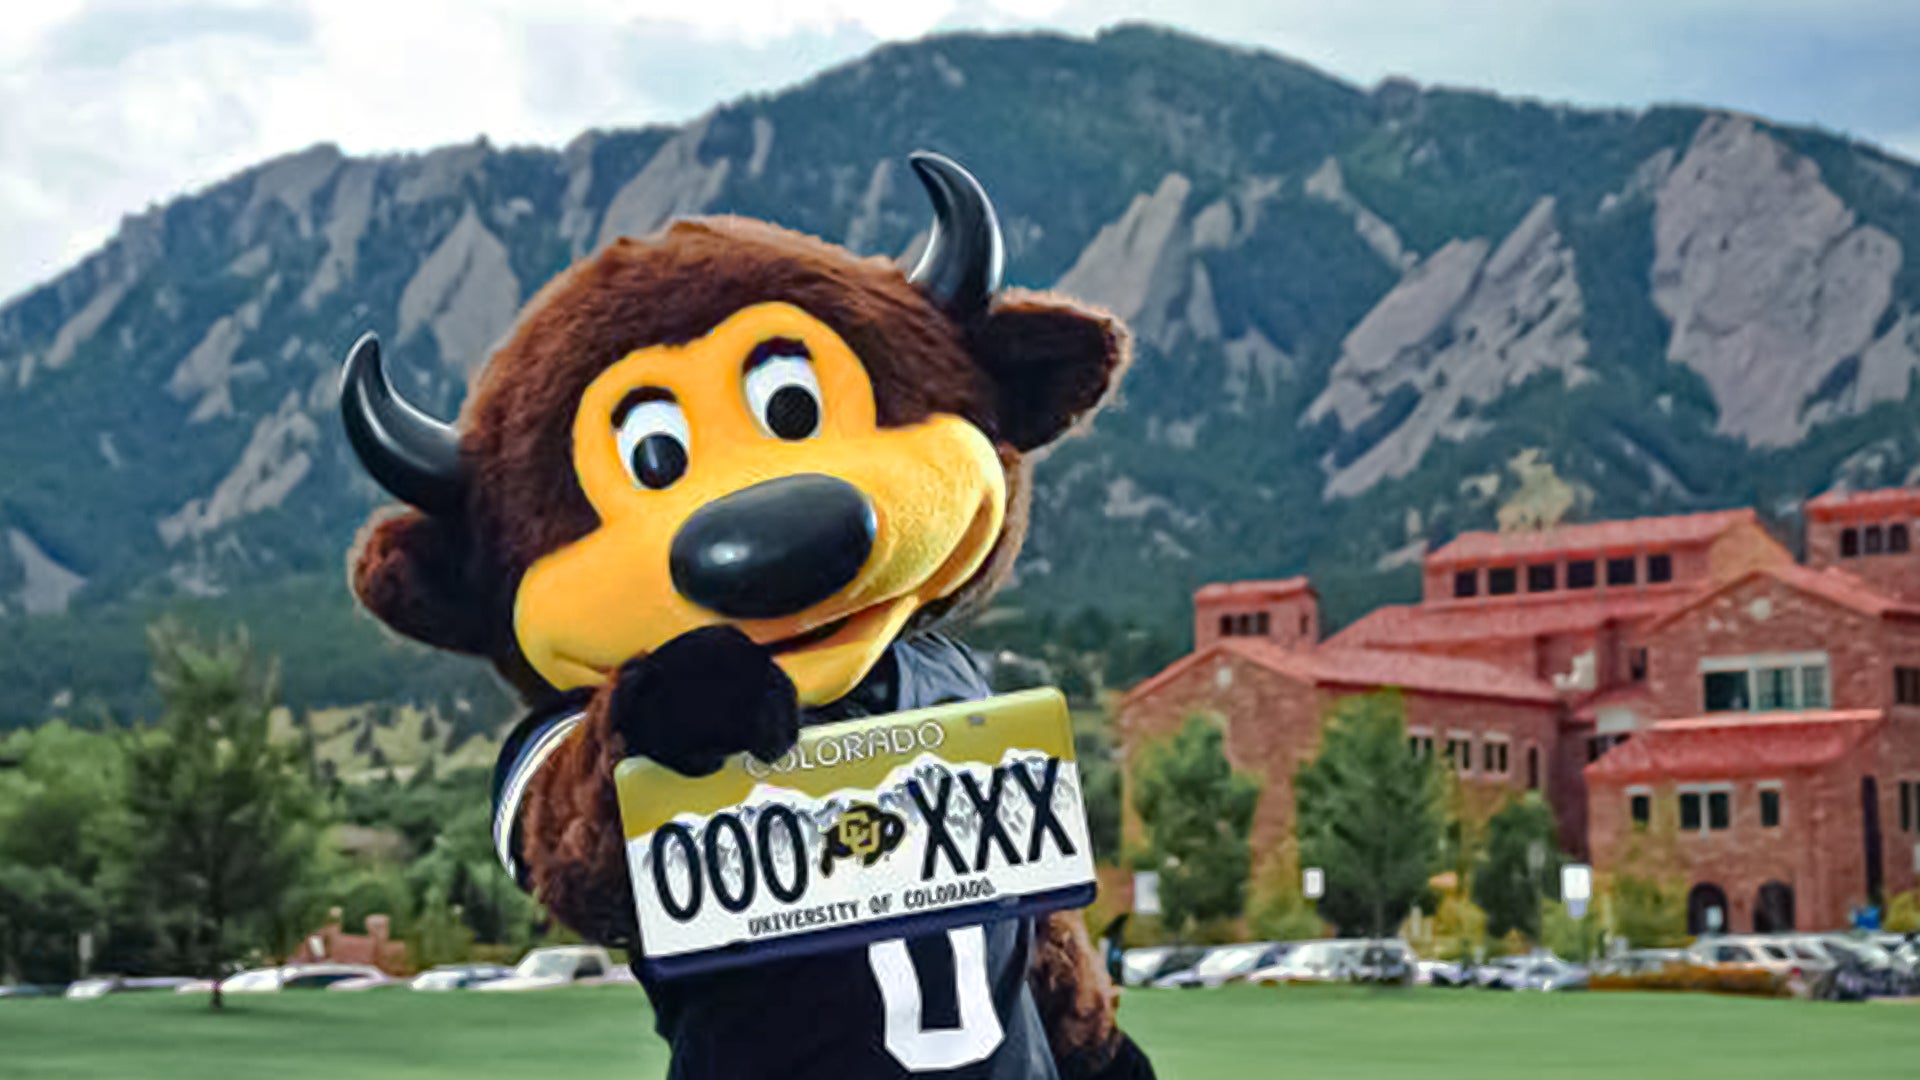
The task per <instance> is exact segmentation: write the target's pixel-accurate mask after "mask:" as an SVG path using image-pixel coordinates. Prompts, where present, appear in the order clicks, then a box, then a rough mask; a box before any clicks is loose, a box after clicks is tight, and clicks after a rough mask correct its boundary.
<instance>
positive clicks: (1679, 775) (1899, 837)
mask: <svg viewBox="0 0 1920 1080" xmlns="http://www.w3.org/2000/svg"><path fill="white" fill-rule="evenodd" d="M1806 518H1807V535H1806V543H1805V548H1806V560H1805V562H1800V561H1796V560H1795V558H1794V556H1793V555H1792V554H1791V553H1790V552H1789V551H1788V550H1787V548H1786V547H1784V546H1783V545H1782V544H1781V543H1780V542H1779V541H1777V540H1776V539H1774V538H1773V537H1772V536H1771V535H1769V534H1768V532H1767V531H1766V530H1765V529H1764V528H1763V527H1762V526H1761V524H1760V522H1759V519H1758V517H1757V515H1756V514H1755V513H1754V512H1753V511H1751V510H1735V511H1724V512H1717V513H1707V514H1693V515H1686V516H1679V517H1666V518H1646V519H1639V520H1633V521H1612V522H1601V523H1597V524H1590V525H1574V526H1563V527H1559V528H1555V529H1550V530H1546V531H1543V532H1533V533H1523V534H1495V533H1467V534H1463V535H1461V536H1460V537H1458V538H1456V539H1455V540H1453V541H1452V542H1451V543H1448V544H1446V545H1445V546H1443V547H1441V548H1439V549H1438V550H1436V551H1433V552H1431V553H1429V554H1428V555H1427V556H1426V558H1425V561H1424V575H1423V579H1424V586H1423V595H1422V598H1421V601H1420V602H1419V603H1418V604H1411V605H1405V606H1394V607H1386V608H1381V609H1379V610H1377V611H1374V612H1372V613H1370V614H1368V615H1367V616H1365V617H1363V618H1361V619H1359V620H1358V621H1356V622H1355V623H1353V624H1352V625H1350V626H1348V627H1346V628H1344V629H1343V630H1341V631H1340V632H1338V633H1336V634H1334V635H1332V636H1331V637H1329V638H1326V639H1324V640H1323V639H1322V638H1321V635H1320V633H1319V613H1318V602H1317V597H1316V595H1315V593H1314V591H1313V588H1312V586H1311V585H1310V584H1309V583H1308V582H1307V581H1306V580H1305V579H1301V578H1295V579H1290V580H1287V581H1277V582H1242V583H1234V584H1216V585H1209V586H1207V587H1205V588H1203V589H1201V590H1200V591H1199V592H1198V593H1196V594H1195V596H1194V618H1195V624H1194V643H1195V648H1194V651H1193V652H1192V653H1191V654H1189V655H1187V656H1186V657H1183V658H1182V659H1180V660H1178V661H1176V662H1175V663H1174V664H1172V665H1171V666H1169V667H1168V668H1167V669H1166V670H1165V671H1162V672H1161V673H1159V674H1158V675H1156V676H1154V677H1153V678H1151V679H1148V680H1146V681H1145V682H1143V683H1141V684H1140V685H1139V686H1137V687H1135V688H1134V689H1133V690H1132V691H1131V692H1130V693H1129V694H1128V695H1127V696H1126V698H1125V699H1124V701H1123V703H1122V705H1121V708H1120V712H1119V721H1118V726H1119V734H1120V740H1121V744H1122V747H1123V752H1124V753H1126V754H1127V755H1129V756H1132V755H1134V754H1137V752H1138V750H1139V748H1140V746H1141V745H1142V744H1143V743H1145V742H1148V741H1151V740H1154V739H1157V738H1162V737H1165V736H1168V735H1170V734H1171V733H1172V732H1173V731H1175V730H1176V729H1177V728H1178V727H1179V726H1180V725H1181V724H1182V723H1183V722H1184V721H1185V720H1186V718H1187V717H1189V716H1193V715H1203V716H1208V717H1212V718H1215V719H1216V720H1217V721H1218V722H1220V723H1222V724H1223V725H1224V727H1225V730H1226V733H1227V740H1226V747H1227V754H1228V756H1229V758H1230V759H1231V760H1232V762H1233V764H1234V765H1235V766H1236V767H1237V768H1241V769H1246V770H1249V771H1252V772H1254V773H1256V774H1257V775H1259V776H1260V777H1261V778H1262V780H1263V782H1264V785H1265V786H1264V788H1263V794H1262V797H1261V801H1260V808H1259V811H1258V814H1257V816H1256V820H1255V823H1254V837H1253V841H1254V845H1255V850H1256V852H1269V851H1272V850H1274V849H1275V848H1276V847H1277V846H1278V845H1279V844H1281V843H1282V842H1284V841H1285V839H1286V838H1287V837H1288V836H1289V835H1290V834H1291V832H1292V818H1293V785H1292V777H1293V773H1294V770H1295V769H1296V768H1297V767H1298V766H1299V764H1300V763H1301V762H1302V761H1303V760H1305V759H1306V758H1307V757H1309V756H1310V755H1311V754H1312V753H1313V752H1314V749H1315V747H1316V746H1317V744H1318V740H1319V728H1320V723H1321V718H1322V716H1323V715H1324V712H1325V710H1326V708H1327V706H1328V704H1329V703H1330V702H1331V701H1332V700H1333V699H1335V698H1337V697H1339V696H1341V695H1344V694H1351V693H1355V692H1362V691H1367V690H1372V689H1377V688H1382V687H1393V688H1397V689H1399V690H1400V691H1401V693H1402V694H1403V696H1404V700H1405V702H1406V706H1407V726H1408V738H1409V742H1410V744H1411V746H1410V750H1411V752H1413V753H1418V754H1423V755H1435V756H1438V757H1440V758H1441V759H1443V760H1445V761H1446V762H1447V763H1448V764H1449V767H1451V768H1453V769H1454V770H1456V771H1457V772H1458V773H1459V775H1460V777H1461V779H1462V780H1463V781H1464V784H1463V787H1464V788H1466V789H1468V790H1469V791H1474V792H1478V793H1479V794H1480V795H1481V797H1482V801H1483V803H1488V804H1490V803H1493V802H1497V801H1499V800H1500V799H1501V798H1503V797H1504V796H1505V795H1506V794H1507V793H1509V792H1520V791H1524V790H1529V789H1532V790H1538V791H1540V792H1541V793H1542V794H1543V795H1544V796H1545V797H1546V798H1547V799H1548V800H1549V801H1550V802H1551V804H1552V805H1553V807H1554V809H1555V812H1556V814H1557V816H1558V819H1559V822H1560V828H1561V834H1562V835H1561V839H1562V843H1563V846H1564V847H1566V849H1567V850H1568V851H1570V852H1572V853H1573V854H1575V855H1577V856H1580V857H1586V858H1591V859H1592V860H1593V861H1594V863H1595V865H1596V866H1597V867H1598V868H1599V869H1601V870H1608V869H1633V867H1632V866H1631V865H1628V864H1629V863H1631V862H1632V861H1633V860H1634V859H1636V858H1638V857H1640V853H1641V852H1643V851H1644V850H1645V847H1644V846H1643V845H1642V844H1640V843H1639V842H1638V841H1639V839H1640V838H1641V837H1642V836H1643V835H1646V834H1649V833H1651V834H1652V835H1654V836H1657V837H1659V838H1660V839H1661V841H1662V842H1663V843H1665V844H1666V845H1667V848H1666V849H1665V855H1666V856H1667V857H1669V858H1672V859H1675V860H1677V862H1678V864H1679V865H1680V866H1682V867H1684V868H1685V871H1686V873H1687V875H1688V878H1689V882H1688V884H1689V887H1690V891H1689V896H1688V906H1689V922H1690V923H1691V929H1693V930H1694V931H1695V932H1698V931H1699V930H1701V929H1704V928H1706V927H1707V926H1708V925H1709V924H1710V921H1711V920H1714V919H1716V918H1717V919H1718V921H1719V923H1720V925H1721V926H1722V927H1723V928H1724V929H1728V930H1739V931H1745V930H1749V929H1757V930H1770V929H1785V928H1789V927H1797V928H1802V929H1805V928H1826V927H1837V926H1841V925H1844V924H1845V923H1846V920H1847V918H1848V915H1849V912H1850V910H1851V909H1852V908H1853V907H1854V906H1855V905H1858V904H1862V903H1865V902H1867V901H1868V900H1870V899H1872V900H1878V899H1880V898H1882V897H1884V896H1885V895H1886V894H1888V893H1891V892H1898V891H1903V890H1906V889H1909V888H1913V887H1914V884H1915V881H1916V870H1917V869H1920V552H1916V551H1915V550H1914V547H1913V541H1914V539H1915V536H1914V533H1915V530H1916V529H1920V490H1908V489H1899V490H1892V491H1877V492H1867V493H1861V494H1854V495H1825V496H1821V497H1820V498H1817V499H1814V500H1812V501H1811V502H1809V503H1808V504H1807V506H1806ZM1716 912H1717V914H1716Z"/></svg>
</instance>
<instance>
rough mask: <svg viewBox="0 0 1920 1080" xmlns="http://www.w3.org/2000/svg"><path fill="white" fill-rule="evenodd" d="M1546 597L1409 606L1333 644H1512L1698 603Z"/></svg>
mask: <svg viewBox="0 0 1920 1080" xmlns="http://www.w3.org/2000/svg"><path fill="white" fill-rule="evenodd" d="M1580 595H1581V594H1579V593H1571V594H1570V593H1567V592H1565V591H1561V592H1557V593H1549V594H1542V595H1541V596H1539V597H1538V598H1534V597H1521V598H1518V599H1501V600H1498V601H1493V602H1479V603H1475V602H1471V601H1466V602H1461V603H1448V602H1441V603H1432V604H1407V605H1398V606H1393V607H1383V608H1376V609H1375V610H1373V611H1371V612H1369V613H1367V614H1366V615H1365V616H1363V617H1362V618H1360V619H1359V620H1357V621H1355V622H1354V623H1352V624H1351V625H1349V626H1347V627H1346V628H1345V629H1343V630H1341V631H1340V632H1339V633H1338V634H1335V635H1334V636H1333V637H1332V638H1330V639H1329V642H1330V643H1331V644H1334V645H1340V646H1359V647H1374V646H1385V647H1390V648H1392V647H1400V648H1405V647H1409V646H1417V645H1438V644H1451V643H1458V642H1470V641H1508V640H1515V639H1528V638H1534V637H1539V636H1541V635H1544V634H1573V633H1584V632H1588V631H1591V630H1593V629H1595V628H1597V627H1598V626H1599V625H1600V624H1601V623H1604V622H1606V621H1608V620H1609V619H1617V620H1620V621H1622V622H1631V621H1633V620H1637V619H1647V618H1652V617H1654V616H1657V615H1660V614H1662V613H1664V612H1666V611H1668V610H1670V609H1672V608H1673V607H1675V606H1676V605H1679V604H1683V603H1686V602H1687V601H1688V600H1690V599H1692V597H1693V596H1694V593H1693V592H1691V591H1686V590H1683V589H1682V588H1680V587H1672V588H1669V587H1664V586H1657V587H1653V588H1649V589H1635V590H1630V591H1629V590H1612V591H1609V592H1608V593H1606V594H1605V595H1604V596H1603V595H1602V594H1600V593H1598V592H1595V593H1591V594H1588V595H1587V596H1586V597H1584V598H1579V599H1575V597H1580Z"/></svg>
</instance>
